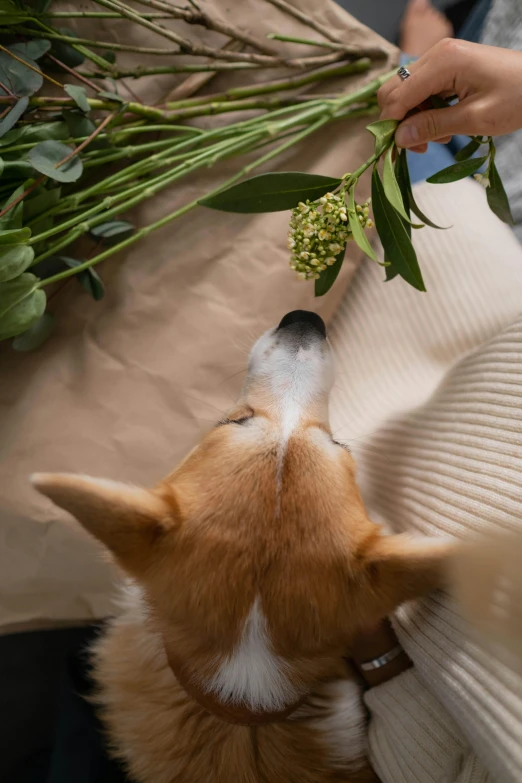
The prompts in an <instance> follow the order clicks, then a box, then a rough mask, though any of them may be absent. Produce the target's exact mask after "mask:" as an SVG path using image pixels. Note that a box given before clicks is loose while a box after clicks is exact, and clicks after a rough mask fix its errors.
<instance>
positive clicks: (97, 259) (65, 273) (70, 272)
mask: <svg viewBox="0 0 522 783" xmlns="http://www.w3.org/2000/svg"><path fill="white" fill-rule="evenodd" d="M328 121H329V117H321V118H320V119H319V120H317V122H315V123H313V124H312V125H310V126H309V127H308V128H306V129H305V130H304V131H301V132H300V133H298V134H297V135H296V136H295V137H294V138H293V139H290V140H289V141H287V142H285V143H284V144H281V145H280V146H279V147H277V148H276V149H274V150H271V151H270V152H269V153H267V154H266V155H263V156H262V157H261V158H259V159H258V160H256V161H254V162H253V163H250V164H248V165H247V166H244V167H243V168H242V169H241V171H239V172H238V173H237V174H235V175H234V176H233V177H231V178H230V179H229V180H227V181H226V182H223V183H222V184H221V185H220V186H219V187H217V188H215V189H214V190H212V191H211V192H210V193H209V194H206V195H208V196H212V195H214V194H215V193H219V191H221V190H223V189H224V188H227V187H229V186H230V185H233V184H234V183H235V182H237V180H238V179H241V178H242V177H244V176H246V175H247V174H249V173H250V172H251V171H253V170H254V169H256V168H258V167H259V166H261V165H262V164H263V163H266V162H267V161H268V160H270V159H271V158H274V157H276V156H277V155H279V154H280V153H281V152H283V151H284V150H286V149H288V148H289V147H291V146H293V145H294V144H297V142H299V141H301V140H302V139H304V138H305V137H306V136H309V135H310V134H311V133H314V132H315V131H316V130H318V129H319V128H320V127H321V126H323V125H325V124H326V123H327V122H328ZM198 202H199V198H198V199H194V201H191V202H189V203H188V204H185V206H183V207H181V208H180V209H177V210H175V211H174V212H171V213H170V214H168V215H165V217H163V218H161V219H160V220H157V221H156V222H155V223H151V224H150V225H148V226H145V227H144V228H142V229H140V230H139V231H136V232H135V233H134V234H132V236H130V237H128V238H127V239H124V240H123V241H122V242H119V243H118V244H117V245H113V246H112V247H110V248H108V249H107V250H105V251H103V252H102V253H99V254H98V255H97V256H94V257H93V258H91V259H89V260H88V261H85V262H84V263H83V264H80V265H79V266H77V267H74V268H73V269H66V270H64V271H63V272H59V273H58V274H56V275H53V276H52V277H48V278H46V279H45V280H41V281H40V283H39V287H40V288H43V287H44V286H46V285H50V284H51V283H56V282H58V281H59V280H63V279H65V278H67V277H71V276H73V275H75V274H78V272H83V271H84V270H85V269H89V267H91V266H95V265H96V264H99V263H100V262H101V261H104V260H105V259H106V258H109V257H110V256H112V255H114V254H115V253H119V252H120V251H121V250H124V249H125V248H127V247H129V246H130V245H133V244H134V243H135V242H138V241H139V240H140V239H143V237H146V236H148V235H149V234H150V233H151V232H152V231H156V230H157V229H159V228H162V227H163V226H165V225H167V224H168V223H170V222H172V221H173V220H175V219H176V218H178V217H181V216H182V215H184V214H186V213H187V212H189V211H190V210H192V209H194V208H195V207H197V206H198ZM55 252H56V251H55Z"/></svg>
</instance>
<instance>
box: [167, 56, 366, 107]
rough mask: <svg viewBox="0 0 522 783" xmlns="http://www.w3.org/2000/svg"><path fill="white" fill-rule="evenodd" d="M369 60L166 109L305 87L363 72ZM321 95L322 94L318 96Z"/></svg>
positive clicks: (208, 96) (171, 104)
mask: <svg viewBox="0 0 522 783" xmlns="http://www.w3.org/2000/svg"><path fill="white" fill-rule="evenodd" d="M370 66H371V61H370V60H369V59H368V58H362V59H360V60H355V62H352V63H343V64H342V65H336V66H333V67H329V68H322V69H320V70H318V71H312V72H311V73H308V74H306V75H304V76H301V75H298V76H290V77H288V78H286V79H276V80H274V81H272V82H264V83H262V84H256V85H253V86H252V87H232V88H231V89H229V90H225V91H224V92H221V93H215V94H214V95H205V96H201V97H196V98H192V99H190V100H185V101H178V102H176V103H167V104H166V106H167V109H171V110H172V109H184V108H188V107H190V106H198V105H201V104H206V103H217V102H218V101H230V100H237V99H239V98H251V97H253V96H254V95H264V94H267V93H272V92H281V91H283V90H291V89H298V88H300V87H306V86H307V85H309V84H314V83H315V82H318V81H322V80H324V79H334V78H337V77H339V76H346V75H348V74H353V73H363V72H365V71H367V70H369V68H370ZM318 97H322V96H318Z"/></svg>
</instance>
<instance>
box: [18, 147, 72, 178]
mask: <svg viewBox="0 0 522 783" xmlns="http://www.w3.org/2000/svg"><path fill="white" fill-rule="evenodd" d="M71 151H72V150H71V148H70V147H68V146H67V145H66V144H62V143H61V142H59V141H41V142H40V143H39V144H37V145H36V146H35V147H33V148H32V150H31V151H30V152H29V160H30V161H31V163H32V165H33V166H34V168H35V169H36V170H37V171H39V172H40V173H41V174H46V175H47V176H48V177H51V178H52V179H54V180H56V181H57V182H76V180H77V179H79V178H80V177H81V175H82V171H83V165H82V162H81V160H80V158H79V157H78V156H77V155H76V156H75V157H74V158H71V160H70V161H68V162H67V163H65V164H64V165H63V166H60V167H59V168H56V164H57V163H60V161H62V160H63V159H64V158H66V157H67V155H69V154H70V152H71Z"/></svg>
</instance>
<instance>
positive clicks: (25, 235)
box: [0, 226, 31, 245]
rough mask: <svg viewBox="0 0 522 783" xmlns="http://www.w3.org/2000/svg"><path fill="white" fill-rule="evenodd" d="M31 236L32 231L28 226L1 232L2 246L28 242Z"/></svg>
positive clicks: (0, 240) (0, 242)
mask: <svg viewBox="0 0 522 783" xmlns="http://www.w3.org/2000/svg"><path fill="white" fill-rule="evenodd" d="M30 236H31V229H30V228H28V227H27V226H25V227H24V228H11V229H7V230H6V231H0V245H18V244H19V243H20V242H26V241H27V240H28V239H29V237H30Z"/></svg>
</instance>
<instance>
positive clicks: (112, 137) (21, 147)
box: [0, 125, 204, 155]
mask: <svg viewBox="0 0 522 783" xmlns="http://www.w3.org/2000/svg"><path fill="white" fill-rule="evenodd" d="M149 131H153V132H154V133H157V132H159V131H168V132H172V133H174V132H176V133H177V132H178V131H186V133H184V134H183V136H180V137H178V141H179V140H180V139H185V138H187V137H189V136H191V137H193V136H199V135H201V134H202V133H203V132H204V131H202V130H201V129H200V128H192V127H191V126H190V125H145V126H144V127H140V128H125V127H118V130H117V132H115V131H114V130H113V131H111V132H109V133H100V135H99V137H98V138H99V139H105V140H107V141H111V142H112V143H113V144H118V141H119V139H118V138H116V137H117V136H120V134H121V136H130V135H133V134H136V133H147V132H149ZM87 138H88V136H77V137H75V138H70V139H64V140H63V142H62V143H63V144H80V143H81V142H82V141H85V139H87ZM161 141H166V140H164V139H161ZM39 143H40V142H38V141H28V142H26V143H25V144H15V145H13V146H12V147H2V146H0V155H7V154H10V153H12V152H23V151H25V150H30V149H32V148H33V147H35V146H36V145H37V144H39ZM154 144H157V142H154ZM138 146H140V145H138ZM102 151H103V150H96V152H102Z"/></svg>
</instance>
